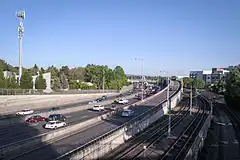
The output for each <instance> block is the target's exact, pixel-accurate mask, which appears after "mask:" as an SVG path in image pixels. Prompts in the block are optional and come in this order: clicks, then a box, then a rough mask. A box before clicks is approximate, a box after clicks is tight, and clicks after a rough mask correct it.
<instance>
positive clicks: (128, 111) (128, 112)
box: [122, 109, 134, 117]
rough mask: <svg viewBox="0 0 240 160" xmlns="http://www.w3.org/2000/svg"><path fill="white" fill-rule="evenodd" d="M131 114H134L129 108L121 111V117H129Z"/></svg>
mask: <svg viewBox="0 0 240 160" xmlns="http://www.w3.org/2000/svg"><path fill="white" fill-rule="evenodd" d="M133 115H134V111H133V110H131V109H127V110H124V111H123V112H122V117H131V116H133Z"/></svg>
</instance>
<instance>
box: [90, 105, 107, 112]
mask: <svg viewBox="0 0 240 160" xmlns="http://www.w3.org/2000/svg"><path fill="white" fill-rule="evenodd" d="M92 110H94V111H103V110H104V106H101V105H94V106H93V108H92Z"/></svg>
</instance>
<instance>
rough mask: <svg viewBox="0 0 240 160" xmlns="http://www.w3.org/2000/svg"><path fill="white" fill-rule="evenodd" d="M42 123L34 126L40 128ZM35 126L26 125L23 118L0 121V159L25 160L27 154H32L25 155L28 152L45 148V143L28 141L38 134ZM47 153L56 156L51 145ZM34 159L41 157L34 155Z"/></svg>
mask: <svg viewBox="0 0 240 160" xmlns="http://www.w3.org/2000/svg"><path fill="white" fill-rule="evenodd" d="M43 123H44V122H42V123H39V124H35V125H38V126H39V127H41V126H42V125H43ZM35 125H31V124H27V123H26V122H25V120H24V117H16V116H14V117H7V118H4V119H0V155H1V156H0V159H1V160H5V159H18V160H19V159H25V160H27V159H26V158H24V156H25V155H27V154H29V153H31V154H33V152H29V153H27V152H28V151H30V150H32V151H34V149H36V148H37V147H43V146H46V143H44V142H41V140H38V141H31V140H30V139H29V138H31V137H34V136H37V135H39V134H40V132H39V130H38V129H36V128H35V127H36V126H35ZM34 126H35V127H34ZM26 139H28V140H26ZM36 142H37V143H36ZM49 152H52V153H54V154H56V155H58V153H57V152H56V151H55V150H54V148H52V147H51V145H49ZM34 159H42V158H41V155H36V157H35V158H34Z"/></svg>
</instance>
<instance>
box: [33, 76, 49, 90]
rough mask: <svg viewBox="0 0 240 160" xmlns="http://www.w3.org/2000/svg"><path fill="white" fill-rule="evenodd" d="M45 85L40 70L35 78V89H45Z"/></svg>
mask: <svg viewBox="0 0 240 160" xmlns="http://www.w3.org/2000/svg"><path fill="white" fill-rule="evenodd" d="M46 87H47V84H46V79H44V78H43V75H42V73H41V72H40V74H39V75H38V77H37V78H36V82H35V88H36V89H46Z"/></svg>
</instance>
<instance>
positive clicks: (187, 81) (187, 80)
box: [183, 77, 193, 88]
mask: <svg viewBox="0 0 240 160" xmlns="http://www.w3.org/2000/svg"><path fill="white" fill-rule="evenodd" d="M183 83H184V87H186V88H190V87H191V85H192V83H193V79H192V78H189V77H184V78H183Z"/></svg>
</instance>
